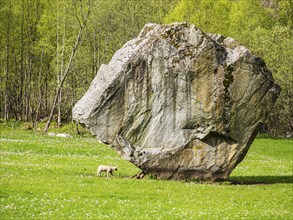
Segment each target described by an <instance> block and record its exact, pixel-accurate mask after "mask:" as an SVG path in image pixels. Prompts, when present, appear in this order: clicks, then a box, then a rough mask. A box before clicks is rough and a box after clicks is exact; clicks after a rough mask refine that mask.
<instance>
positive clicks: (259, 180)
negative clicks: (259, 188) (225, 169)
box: [228, 175, 293, 185]
mask: <svg viewBox="0 0 293 220" xmlns="http://www.w3.org/2000/svg"><path fill="white" fill-rule="evenodd" d="M228 181H229V182H230V183H231V184H236V185H258V184H276V183H293V176H292V175H291V176H233V177H230V178H229V180H228Z"/></svg>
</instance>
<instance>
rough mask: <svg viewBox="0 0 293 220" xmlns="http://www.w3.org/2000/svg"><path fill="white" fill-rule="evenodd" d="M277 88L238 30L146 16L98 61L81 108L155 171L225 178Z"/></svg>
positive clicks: (98, 129)
mask: <svg viewBox="0 0 293 220" xmlns="http://www.w3.org/2000/svg"><path fill="white" fill-rule="evenodd" d="M279 92H280V88H279V86H278V85H276V84H275V83H274V79H273V77H272V74H271V72H270V71H269V70H268V69H267V67H266V65H265V63H264V61H263V60H262V59H261V58H259V57H256V56H254V55H252V53H251V52H250V51H249V50H248V49H247V48H245V47H244V46H241V45H239V44H238V43H237V42H236V41H235V40H233V39H232V38H225V37H223V36H221V35H217V34H207V33H204V32H202V31H201V30H200V29H198V28H196V27H195V26H194V25H192V24H188V23H174V24H170V25H158V24H147V25H145V27H144V28H143V30H142V31H141V33H140V34H139V36H138V37H137V38H135V39H133V40H131V41H129V42H127V43H126V44H125V45H124V46H123V47H122V48H121V49H120V50H118V51H117V52H116V53H115V54H114V56H113V58H112V60H111V61H110V62H109V64H108V65H102V66H101V67H100V69H99V71H98V73H97V75H96V77H95V79H94V80H93V82H92V84H91V85H90V88H89V90H88V91H87V92H86V94H85V95H84V96H83V97H82V98H81V99H80V100H79V101H78V103H77V104H76V105H75V107H74V109H73V118H74V120H75V121H77V122H79V123H80V124H82V125H84V126H85V127H86V128H88V129H89V131H90V132H91V133H92V134H93V135H95V136H97V138H99V139H100V140H101V141H102V142H104V143H106V144H108V145H109V146H111V147H112V148H114V149H115V150H116V151H117V152H118V153H120V154H121V155H122V156H123V157H124V158H125V159H127V160H129V161H131V162H132V163H133V164H135V165H136V166H137V167H139V168H140V169H141V170H142V171H144V172H146V173H151V174H153V175H155V176H157V178H160V179H169V178H173V179H186V178H191V179H204V180H206V179H209V180H216V179H226V178H227V177H228V176H229V175H230V173H231V172H232V171H233V169H234V168H235V167H236V165H237V164H239V162H241V161H242V159H243V158H244V156H245V154H246V153H247V151H248V149H249V147H250V145H251V143H252V141H253V140H254V138H255V136H256V134H257V131H258V128H259V126H260V125H261V123H262V122H264V120H265V119H266V118H267V116H268V114H269V112H270V110H271V109H272V107H273V105H274V103H275V101H276V98H277V96H278V94H279Z"/></svg>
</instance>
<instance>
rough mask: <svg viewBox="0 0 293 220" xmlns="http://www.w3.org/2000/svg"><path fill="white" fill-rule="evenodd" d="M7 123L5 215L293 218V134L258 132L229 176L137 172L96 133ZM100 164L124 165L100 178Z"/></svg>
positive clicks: (0, 170) (2, 146) (1, 203)
mask: <svg viewBox="0 0 293 220" xmlns="http://www.w3.org/2000/svg"><path fill="white" fill-rule="evenodd" d="M21 126H22V125H21V124H18V125H14V126H8V125H7V124H5V125H4V123H0V132H1V133H0V157H1V158H0V163H1V166H0V218H1V219H32V218H37V219H64V218H65V219H68V218H74V219H88V218H94V219H102V218H103V219H104V218H105V219H106V218H108V219H239V218H242V219H292V218H293V210H292V204H293V188H292V187H293V180H292V154H293V141H292V139H291V140H288V139H287V140H286V139H270V138H260V139H256V140H255V142H254V143H253V145H252V146H251V149H250V150H249V152H248V154H247V156H246V157H245V159H244V161H243V162H242V163H241V164H240V165H239V166H238V167H237V168H236V169H235V170H234V171H233V173H232V175H231V177H230V179H229V180H228V181H225V182H222V183H205V184H199V183H197V182H194V181H173V180H170V181H163V180H156V179H152V178H151V177H146V178H145V179H140V180H137V179H133V178H131V176H132V175H134V174H136V173H138V172H139V169H138V168H136V167H135V166H133V165H132V164H131V163H129V162H127V161H125V160H124V159H122V158H121V157H120V156H119V155H118V154H117V153H116V152H114V151H113V150H112V149H111V148H109V147H107V146H105V145H102V144H99V143H98V141H97V140H96V139H95V138H89V137H87V138H81V137H78V136H75V137H74V138H70V139H68V138H61V137H49V136H47V135H42V134H40V133H35V132H33V131H31V130H22V129H21ZM99 164H106V165H112V166H118V171H116V172H114V175H115V176H114V177H110V178H106V177H105V174H103V177H100V178H99V177H97V176H96V171H97V166H98V165H99Z"/></svg>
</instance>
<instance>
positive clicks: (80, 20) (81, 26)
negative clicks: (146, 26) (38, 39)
mask: <svg viewBox="0 0 293 220" xmlns="http://www.w3.org/2000/svg"><path fill="white" fill-rule="evenodd" d="M91 6H92V2H91V1H90V0H89V1H88V5H87V9H86V13H85V14H84V11H83V5H82V3H81V2H80V5H79V7H80V8H77V5H74V10H75V11H74V15H75V18H76V20H77V22H78V24H79V32H78V34H77V36H76V40H75V44H74V46H73V48H72V51H71V54H70V57H69V61H68V63H67V66H66V68H65V69H64V72H62V73H61V74H60V76H61V77H60V81H59V84H58V86H57V89H56V95H55V98H54V101H53V104H52V109H51V113H50V116H49V119H48V121H47V123H46V126H45V129H44V132H45V133H47V131H48V129H49V126H50V124H51V121H52V119H53V114H54V110H55V108H56V105H57V101H58V100H59V97H60V93H61V89H62V86H63V84H64V82H65V79H66V77H67V75H68V73H69V71H70V68H71V65H72V62H73V59H74V56H75V53H76V51H77V49H78V47H79V45H80V43H81V38H82V34H83V31H84V29H85V28H86V24H87V20H88V18H89V15H90V11H91ZM78 10H80V12H81V15H78V14H77V11H78ZM64 31H65V29H64ZM64 37H65V34H64ZM62 69H63V68H62Z"/></svg>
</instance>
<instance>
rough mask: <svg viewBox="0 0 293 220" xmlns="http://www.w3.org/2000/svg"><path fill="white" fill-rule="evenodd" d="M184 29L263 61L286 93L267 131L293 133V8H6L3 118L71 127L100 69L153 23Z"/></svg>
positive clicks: (227, 1) (38, 4)
mask: <svg viewBox="0 0 293 220" xmlns="http://www.w3.org/2000/svg"><path fill="white" fill-rule="evenodd" d="M177 21H179V22H181V21H187V22H190V23H193V24H195V25H196V26H197V27H198V28H200V29H202V30H203V31H205V32H209V33H220V34H222V35H224V36H230V37H232V38H234V39H236V40H237V41H238V42H240V43H241V44H243V45H244V46H246V47H248V48H249V49H250V50H251V51H252V52H253V53H254V54H256V55H258V56H260V57H262V58H263V59H264V60H265V62H266V63H267V66H268V67H269V69H271V71H272V73H273V76H274V78H275V80H276V82H277V83H278V84H279V85H280V86H281V88H282V92H281V95H280V97H279V99H278V101H277V103H276V105H275V108H274V109H273V111H272V113H271V115H270V117H269V120H268V122H267V128H268V129H269V130H275V129H276V130H279V131H282V132H283V133H285V132H292V131H293V111H292V106H293V39H292V36H293V3H292V1H291V0H139V1H136V0H60V1H55V0H1V1H0V25H1V29H0V48H1V50H0V102H1V104H0V118H2V119H3V120H10V119H14V120H20V121H29V122H33V123H34V124H36V122H38V121H40V120H42V119H43V120H44V119H46V120H48V118H49V116H52V117H53V116H55V115H56V117H54V120H56V121H57V122H58V124H60V123H61V121H67V122H68V121H70V120H71V110H72V107H73V106H74V104H75V103H76V102H77V101H78V100H79V99H80V98H81V96H82V95H83V94H84V93H85V92H86V90H87V89H88V86H89V85H90V83H91V81H92V79H93V78H94V76H95V75H96V73H97V70H98V69H99V67H100V65H101V64H103V63H108V62H109V61H110V59H111V57H112V56H113V54H114V53H115V51H116V50H118V49H119V48H121V47H122V46H123V44H124V43H126V42H127V41H128V40H130V39H132V38H134V37H136V36H137V35H138V33H139V32H140V30H141V29H142V28H143V26H144V25H145V24H146V23H162V24H163V23H171V22H177ZM57 94H58V95H57ZM52 109H53V111H52Z"/></svg>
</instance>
